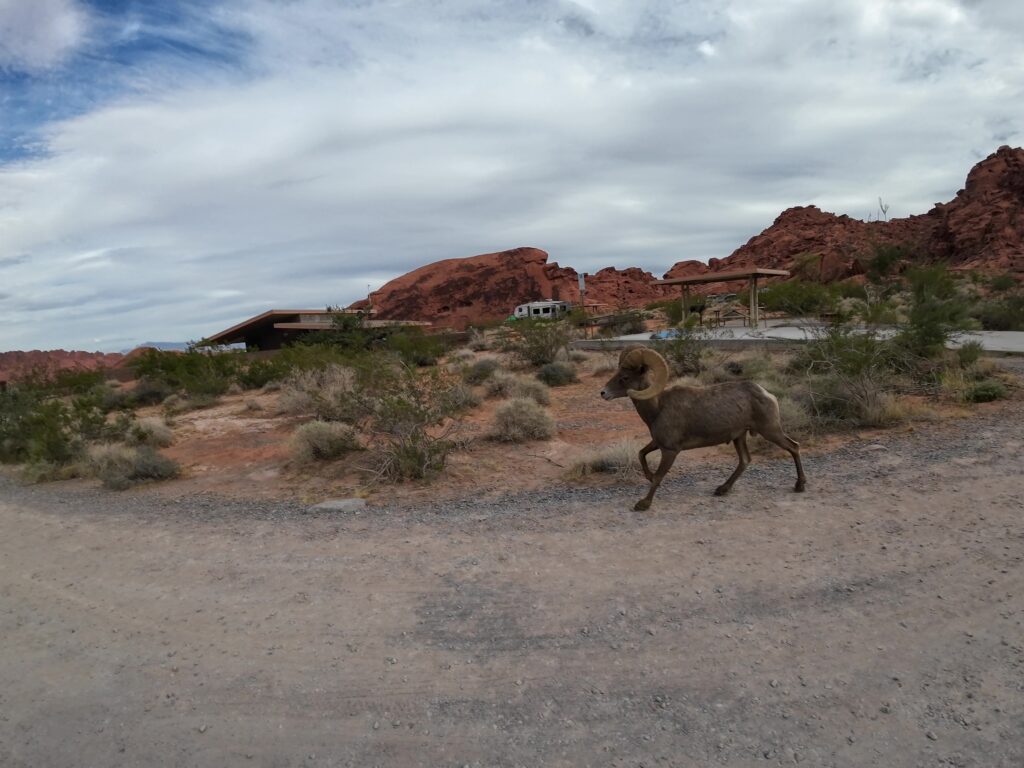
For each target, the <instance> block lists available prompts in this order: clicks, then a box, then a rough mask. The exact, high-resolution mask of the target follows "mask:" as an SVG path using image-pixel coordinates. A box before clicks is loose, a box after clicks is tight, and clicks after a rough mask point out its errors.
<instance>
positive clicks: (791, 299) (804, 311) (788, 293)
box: [759, 280, 835, 316]
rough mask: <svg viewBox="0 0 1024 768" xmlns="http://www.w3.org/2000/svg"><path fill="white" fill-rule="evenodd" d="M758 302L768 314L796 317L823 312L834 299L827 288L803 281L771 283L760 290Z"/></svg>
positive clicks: (830, 306)
mask: <svg viewBox="0 0 1024 768" xmlns="http://www.w3.org/2000/svg"><path fill="white" fill-rule="evenodd" d="M759 300H760V301H761V303H762V304H763V305H764V308H765V309H766V310H767V311H769V312H785V313H787V314H790V315H797V316H801V315H813V314H816V313H818V312H823V311H825V310H829V309H831V308H832V307H833V305H834V304H835V297H834V295H833V293H832V291H830V290H829V288H828V287H827V286H824V285H822V284H821V283H818V282H808V281H804V280H787V281H785V282H781V283H771V284H770V285H767V286H765V287H764V288H763V289H762V290H761V292H760V294H759Z"/></svg>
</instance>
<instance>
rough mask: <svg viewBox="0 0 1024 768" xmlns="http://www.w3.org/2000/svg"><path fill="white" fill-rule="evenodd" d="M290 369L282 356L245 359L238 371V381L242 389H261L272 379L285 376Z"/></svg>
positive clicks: (277, 379)
mask: <svg viewBox="0 0 1024 768" xmlns="http://www.w3.org/2000/svg"><path fill="white" fill-rule="evenodd" d="M291 370H292V367H291V366H290V365H289V364H288V360H287V358H286V357H284V356H275V357H271V358H265V359H261V358H254V359H251V360H245V361H244V362H243V364H242V366H241V367H240V369H239V371H238V383H239V384H240V385H241V386H242V387H243V388H244V389H262V388H263V387H265V386H266V385H267V384H269V383H270V382H272V381H280V380H281V379H283V378H285V377H286V376H287V375H288V374H289V372H290V371H291Z"/></svg>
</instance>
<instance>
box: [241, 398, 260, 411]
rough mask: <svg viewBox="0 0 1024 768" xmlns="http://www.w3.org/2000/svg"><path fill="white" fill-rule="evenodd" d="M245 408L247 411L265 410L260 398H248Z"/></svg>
mask: <svg viewBox="0 0 1024 768" xmlns="http://www.w3.org/2000/svg"><path fill="white" fill-rule="evenodd" d="M245 410H246V412H247V413H259V412H260V411H262V410H263V403H261V402H260V401H259V400H246V401H245Z"/></svg>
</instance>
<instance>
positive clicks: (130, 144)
mask: <svg viewBox="0 0 1024 768" xmlns="http://www.w3.org/2000/svg"><path fill="white" fill-rule="evenodd" d="M0 2H2V0H0ZM892 7H893V4H889V3H881V2H870V3H864V2H859V1H858V2H854V1H853V0H848V1H847V2H837V3H830V4H827V5H824V4H820V3H817V2H810V1H809V0H804V1H803V2H796V1H791V2H786V3H778V2H772V3H767V2H766V3H763V4H752V3H749V2H743V3H735V4H730V3H718V2H710V0H709V1H708V2H703V3H702V2H697V3H690V4H686V5H685V6H684V5H683V4H674V3H666V2H657V1H652V2H648V3H638V2H628V3H627V2H606V1H603V0H589V2H587V3H586V4H583V3H572V2H560V1H559V0H537V1H536V2H532V3H509V4H505V5H486V6H484V5H481V4H479V3H476V2H471V1H470V0H461V1H455V0H449V1H442V2H436V3H431V4H418V3H417V4H395V3H391V2H369V3H363V4H359V5H340V4H336V3H333V2H327V0H305V1H304V2H293V3H289V4H277V3H269V2H261V1H260V0H244V1H242V0H240V1H239V2H237V3H234V4H231V3H229V4H226V5H224V6H222V7H220V10H218V11H217V16H216V18H215V19H214V21H216V23H217V25H219V26H224V27H227V28H230V29H234V30H237V31H238V32H239V33H240V34H242V35H244V36H245V37H246V39H247V40H249V41H250V42H249V44H250V45H251V54H250V55H251V59H250V60H248V61H247V68H248V69H249V70H250V71H251V72H254V73H255V74H254V75H252V76H251V77H250V78H249V79H247V80H245V81H244V82H239V81H238V79H237V78H231V79H230V80H229V79H228V78H225V77H214V78H202V79H198V80H197V79H195V78H184V79H181V78H178V79H175V78H174V77H172V74H173V73H162V74H160V73H158V75H154V76H153V78H155V79H152V80H151V81H147V84H146V87H145V89H144V90H143V91H142V92H141V93H135V94H133V95H131V96H125V97H124V98H123V99H122V100H121V101H120V102H119V103H116V104H112V105H110V106H107V107H102V108H98V109H96V110H95V111H92V112H90V113H88V114H85V115H82V116H81V117H78V118H75V119H72V120H67V121H65V122H62V123H59V124H55V125H52V126H50V128H49V130H48V133H47V137H46V140H47V143H48V146H49V149H50V154H49V156H47V157H44V158H39V159H33V160H27V161H21V162H19V163H17V164H13V165H8V166H7V167H6V168H4V167H0V284H2V285H3V291H4V293H7V294H10V296H9V297H7V298H0V324H2V326H3V327H4V328H5V330H6V332H8V333H11V334H14V335H13V337H12V338H9V339H5V341H4V342H2V344H4V345H6V346H7V347H9V348H19V347H24V346H57V345H65V346H78V345H83V344H89V345H90V346H91V345H92V341H91V340H93V339H96V338H100V339H103V341H102V342H101V346H103V347H105V348H115V349H116V348H118V347H119V346H127V345H130V344H131V343H132V342H133V341H138V340H141V338H142V337H146V338H177V339H181V338H195V337H199V336H201V335H204V334H208V333H212V332H214V331H217V330H220V329H221V328H222V327H227V326H229V325H232V324H233V323H234V322H237V321H238V320H240V319H242V318H244V317H245V316H246V315H248V314H255V313H256V312H259V311H262V310H264V309H268V308H270V307H274V306H284V305H293V306H295V305H297V306H302V305H308V306H314V307H315V306H324V305H326V304H328V303H332V304H333V303H348V302H350V301H352V300H355V299H357V298H361V297H362V296H363V295H365V293H366V290H367V283H369V284H370V285H371V287H372V288H377V287H378V286H379V285H380V284H381V283H382V282H383V281H384V280H386V279H388V278H390V277H393V276H395V275H397V274H400V273H402V272H405V271H407V270H409V269H412V268H415V267H417V266H420V265H422V264H424V263H427V262H429V261H432V260H435V259H440V258H448V257H452V256H463V255H471V254H474V253H480V252H484V251H492V250H498V249H502V248H508V247H514V246H517V245H534V246H537V247H541V248H545V249H547V250H549V251H550V252H551V254H552V258H553V259H556V260H559V261H560V262H562V263H563V264H569V265H572V266H575V267H577V268H578V269H582V270H590V271H593V270H596V269H599V268H601V267H603V266H607V265H616V266H620V267H625V266H634V265H635V266H642V267H645V268H647V269H650V270H652V271H654V272H656V273H660V272H662V271H664V270H665V269H667V268H668V267H669V266H670V265H671V264H672V263H674V262H675V261H677V260H680V259H686V258H700V259H707V258H710V257H713V256H716V257H721V256H725V255H728V253H730V252H731V251H732V250H733V249H734V248H736V247H737V246H738V245H740V244H742V243H743V242H745V241H746V240H747V239H748V238H749V237H751V236H752V235H754V234H756V233H757V232H759V231H760V230H761V229H762V228H764V227H765V226H767V225H768V224H770V223H771V220H772V219H773V218H774V216H775V215H777V214H778V213H779V212H780V211H781V210H782V209H784V208H786V207H789V206H791V205H799V204H808V203H813V204H817V205H820V206H821V207H823V208H825V209H827V210H834V211H836V212H839V213H849V214H851V215H854V216H861V217H863V216H867V215H869V214H871V213H873V212H875V210H876V206H877V198H878V196H879V195H881V196H882V197H883V198H884V199H885V200H886V201H887V202H888V203H890V205H891V209H890V216H903V215H908V214H912V213H921V212H923V211H925V210H926V209H927V208H928V207H929V206H930V205H931V204H932V203H934V202H936V201H938V200H941V199H948V198H950V197H952V195H953V194H954V193H955V192H956V190H957V188H958V187H959V186H960V185H961V184H962V181H963V177H964V175H965V173H966V171H967V170H968V168H969V167H970V166H971V165H972V164H973V163H974V162H976V161H977V159H979V157H980V156H983V155H984V154H987V153H988V152H990V151H992V150H993V149H995V147H996V146H997V145H998V144H999V143H1020V136H1019V134H1017V133H1016V132H1015V131H1016V130H1017V126H1018V125H1020V118H1021V117H1022V116H1024V115H1022V114H1021V112H1022V107H1021V104H1024V101H1022V100H1021V99H1020V95H1021V90H1022V89H1024V68H1022V67H1021V66H1020V64H1021V61H1020V54H1019V53H1018V48H1019V46H1018V45H1017V41H1016V39H1015V35H1014V34H1013V31H1012V30H1010V29H1007V28H1006V27H1005V26H1004V25H1003V24H1002V23H1001V20H1002V19H1003V18H1004V16H1003V15H1000V14H997V13H996V10H997V9H996V8H995V7H994V6H993V5H992V4H984V5H983V6H975V5H966V4H957V3H953V2H951V1H943V0H935V1H934V2H924V0H921V2H914V3H910V4H907V5H906V6H905V7H904V8H903V9H902V10H901V11H900V12H899V13H896V12H894V11H892ZM1010 7H1011V6H1008V5H1007V6H1005V7H1003V9H1002V14H1005V13H1007V12H1009V11H1007V10H1006V9H1007V8H1010ZM482 8H486V9H489V10H488V11H487V13H488V14H489V15H485V14H484V13H483V11H482V10H481V9H482ZM993 14H995V15H993ZM567 20H569V21H567ZM211 29H213V27H210V28H207V30H206V31H204V32H203V33H202V34H203V36H204V40H203V45H205V46H210V45H213V39H214V38H213V37H211V35H213V34H214V33H213V32H210V30H211ZM709 50H713V51H714V55H713V56H709V55H708V51H709ZM965 116H967V117H965ZM25 320H30V321H31V322H25ZM15 328H16V330H10V329H15Z"/></svg>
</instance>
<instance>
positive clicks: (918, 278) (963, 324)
mask: <svg viewBox="0 0 1024 768" xmlns="http://www.w3.org/2000/svg"><path fill="white" fill-rule="evenodd" d="M906 276H907V281H908V283H909V286H910V293H911V297H912V302H911V307H910V312H909V316H908V320H907V324H906V325H905V326H904V327H903V328H902V329H901V330H900V332H899V334H898V336H897V341H898V342H899V344H900V345H902V346H903V347H904V348H905V349H906V350H907V351H908V352H909V353H910V354H912V355H917V356H919V357H926V358H927V357H935V356H937V355H939V354H940V353H941V352H942V350H944V349H945V348H946V345H947V344H948V343H949V340H950V339H951V338H952V337H953V336H954V335H955V334H956V333H958V332H960V331H963V330H966V329H968V328H969V327H970V322H969V316H968V308H969V307H968V304H967V302H966V301H964V300H963V299H962V298H960V296H959V295H958V294H957V290H956V284H955V282H954V280H953V276H952V275H951V274H950V273H949V270H947V269H946V268H945V267H943V266H941V265H937V266H930V267H915V268H913V269H910V270H908V271H907V275H906Z"/></svg>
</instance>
